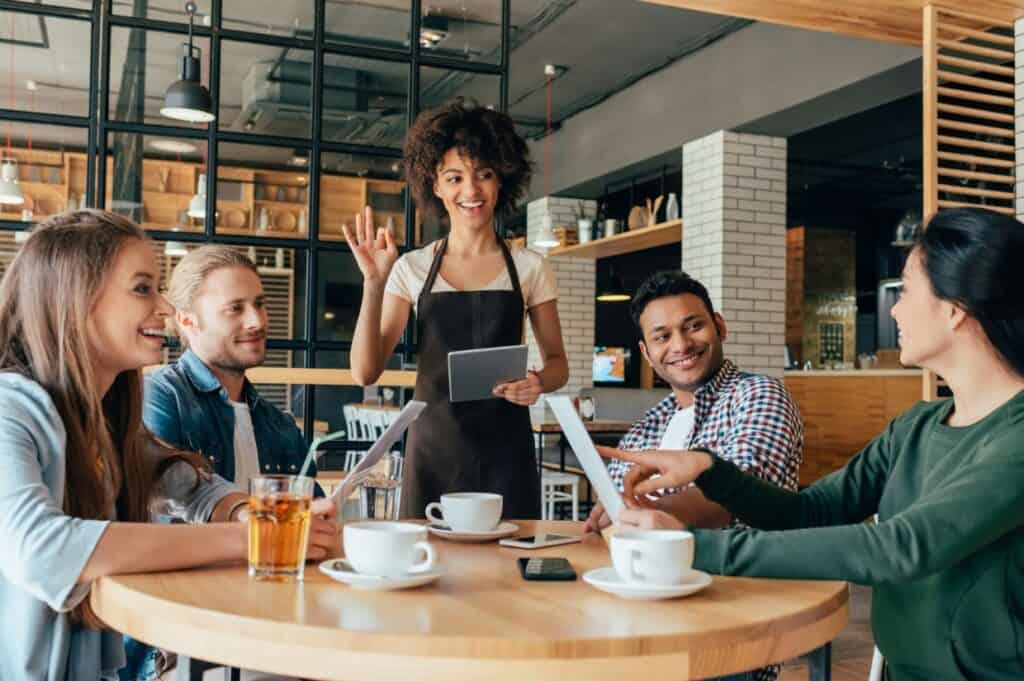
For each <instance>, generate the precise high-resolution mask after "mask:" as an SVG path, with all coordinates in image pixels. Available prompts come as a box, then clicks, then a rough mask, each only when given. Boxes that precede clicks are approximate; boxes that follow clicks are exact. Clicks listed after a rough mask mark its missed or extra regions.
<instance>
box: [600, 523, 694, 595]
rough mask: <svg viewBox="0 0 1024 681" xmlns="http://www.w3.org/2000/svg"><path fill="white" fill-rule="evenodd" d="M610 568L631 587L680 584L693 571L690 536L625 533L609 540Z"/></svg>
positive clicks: (664, 532)
mask: <svg viewBox="0 0 1024 681" xmlns="http://www.w3.org/2000/svg"><path fill="white" fill-rule="evenodd" d="M611 551H612V564H613V565H614V566H615V571H616V572H617V573H618V574H619V577H620V578H621V579H622V580H623V581H626V582H631V583H634V584H651V585H670V584H679V583H681V582H683V581H685V580H686V578H687V577H688V576H689V575H690V573H691V572H692V571H693V534H692V533H690V532H686V531H684V530H625V531H620V532H616V533H615V534H613V535H612V540H611Z"/></svg>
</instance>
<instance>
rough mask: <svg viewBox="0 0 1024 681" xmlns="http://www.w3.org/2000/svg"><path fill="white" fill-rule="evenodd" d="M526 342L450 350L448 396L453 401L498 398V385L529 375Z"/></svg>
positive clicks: (519, 379)
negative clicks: (527, 372) (496, 387)
mask: <svg viewBox="0 0 1024 681" xmlns="http://www.w3.org/2000/svg"><path fill="white" fill-rule="evenodd" d="M526 355H527V350H526V346H525V345H505V346H502V347H498V348H480V349H479V350H457V351H455V352H449V353H448V398H449V399H450V400H451V401H452V402H470V401H472V400H490V399H494V387H495V386H497V385H499V384H501V383H511V382H513V381H521V380H523V379H524V378H526Z"/></svg>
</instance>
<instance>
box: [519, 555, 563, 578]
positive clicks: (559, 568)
mask: <svg viewBox="0 0 1024 681" xmlns="http://www.w3.org/2000/svg"><path fill="white" fill-rule="evenodd" d="M519 574H521V575H522V576H523V579H528V580H536V581H540V582H571V581H573V580H575V579H576V570H574V569H573V567H572V565H571V564H570V563H569V561H568V560H566V559H565V558H552V557H546V558H520V559H519Z"/></svg>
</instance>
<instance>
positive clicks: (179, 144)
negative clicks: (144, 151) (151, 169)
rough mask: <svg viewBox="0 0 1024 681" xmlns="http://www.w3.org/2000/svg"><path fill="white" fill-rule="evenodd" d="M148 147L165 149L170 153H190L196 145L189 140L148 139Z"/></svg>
mask: <svg viewBox="0 0 1024 681" xmlns="http://www.w3.org/2000/svg"><path fill="white" fill-rule="evenodd" d="M149 147H150V148H151V149H156V150H157V151H166V152H168V153H171V154H191V153H192V152H193V151H196V149H197V147H196V145H194V144H191V143H190V142H183V141H182V140H169V139H155V140H152V141H150V143H149Z"/></svg>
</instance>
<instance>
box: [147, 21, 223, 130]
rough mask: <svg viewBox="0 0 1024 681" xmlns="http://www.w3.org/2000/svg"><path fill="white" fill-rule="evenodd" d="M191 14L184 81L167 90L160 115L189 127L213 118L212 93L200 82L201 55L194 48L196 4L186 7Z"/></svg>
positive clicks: (183, 67) (185, 46) (183, 61)
mask: <svg viewBox="0 0 1024 681" xmlns="http://www.w3.org/2000/svg"><path fill="white" fill-rule="evenodd" d="M185 11H186V12H188V42H187V43H184V45H183V46H184V48H185V54H184V56H183V57H182V58H181V79H180V80H178V81H175V82H174V83H172V84H171V86H170V87H169V88H167V93H166V94H165V95H164V106H163V108H162V109H160V113H161V115H163V116H166V117H167V118H173V119H174V120H178V121H186V122H188V123H209V122H210V121H212V120H214V119H215V118H216V116H214V115H213V100H212V99H211V98H210V91H209V90H207V89H206V88H205V87H203V85H202V83H200V82H199V59H200V57H201V56H202V51H201V50H200V49H199V48H198V47H195V46H194V45H193V44H192V21H193V19H194V17H195V13H196V3H194V2H188V3H186V4H185Z"/></svg>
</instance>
